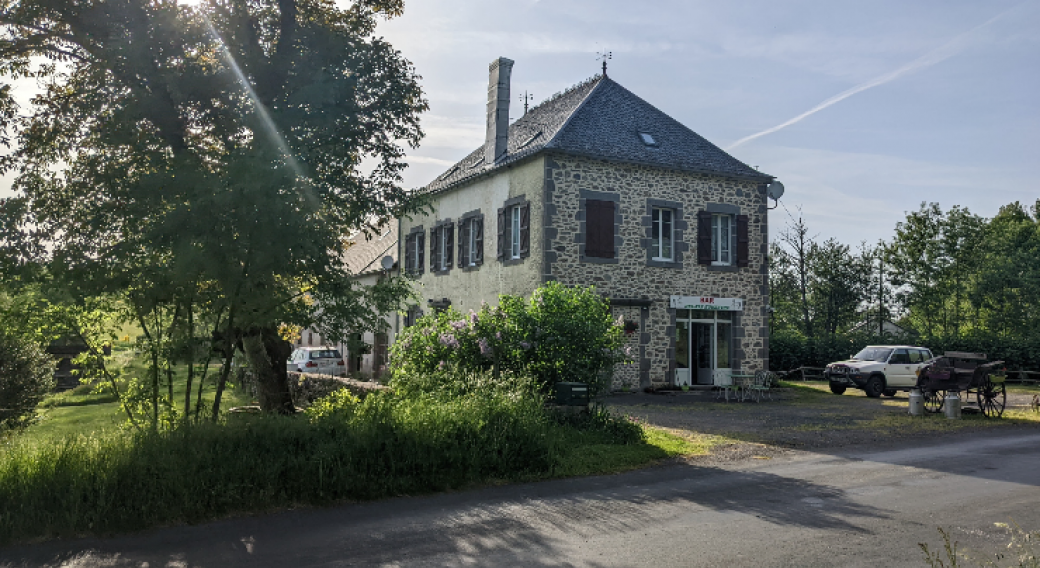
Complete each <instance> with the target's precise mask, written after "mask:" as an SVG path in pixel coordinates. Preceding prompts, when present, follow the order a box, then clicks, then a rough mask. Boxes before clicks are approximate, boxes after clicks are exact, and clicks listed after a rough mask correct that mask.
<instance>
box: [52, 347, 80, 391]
mask: <svg viewBox="0 0 1040 568" xmlns="http://www.w3.org/2000/svg"><path fill="white" fill-rule="evenodd" d="M89 350H90V348H89V347H87V344H86V343H84V342H83V341H82V340H79V339H73V338H71V337H63V338H61V339H55V340H54V341H51V342H50V344H49V345H47V349H46V351H47V354H49V355H50V356H52V357H54V359H55V361H56V365H55V367H54V379H55V381H56V383H57V384H56V389H57V390H68V389H72V388H76V387H77V386H79V373H78V371H79V366H78V365H75V364H73V363H72V360H73V359H75V358H76V357H78V356H79V355H80V354H82V353H85V352H87V351H89Z"/></svg>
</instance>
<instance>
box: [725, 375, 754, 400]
mask: <svg viewBox="0 0 1040 568" xmlns="http://www.w3.org/2000/svg"><path fill="white" fill-rule="evenodd" d="M730 376H731V377H732V378H733V387H732V388H733V390H734V391H736V390H737V389H740V401H741V402H744V399H745V398H747V393H748V387H750V386H751V383H752V382H753V381H754V380H755V376H754V375H730ZM733 398H736V393H734V394H733Z"/></svg>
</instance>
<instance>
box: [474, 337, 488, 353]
mask: <svg viewBox="0 0 1040 568" xmlns="http://www.w3.org/2000/svg"><path fill="white" fill-rule="evenodd" d="M477 345H479V346H480V354H481V355H482V356H484V357H490V356H491V346H490V345H488V340H487V339H484V338H483V337H481V338H480V339H479V340H477Z"/></svg>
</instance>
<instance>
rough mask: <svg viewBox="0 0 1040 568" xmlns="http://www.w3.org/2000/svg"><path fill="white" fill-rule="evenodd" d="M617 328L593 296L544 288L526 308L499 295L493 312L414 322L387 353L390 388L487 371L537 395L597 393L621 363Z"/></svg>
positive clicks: (454, 314)
mask: <svg viewBox="0 0 1040 568" xmlns="http://www.w3.org/2000/svg"><path fill="white" fill-rule="evenodd" d="M622 325H623V322H620V321H618V322H615V321H613V320H612V319H611V317H610V306H609V304H608V303H607V302H606V300H604V299H603V298H602V297H600V296H599V295H598V294H596V292H595V289H594V288H592V287H589V288H568V287H565V286H563V285H560V284H559V283H556V282H550V283H549V284H547V285H546V286H544V287H542V288H539V289H537V290H535V292H534V293H533V294H532V295H531V297H530V299H528V300H525V299H523V298H520V297H518V296H509V295H503V296H501V297H500V299H499V305H498V306H495V307H492V306H488V305H484V306H483V307H481V309H480V311H479V312H473V311H470V313H469V314H468V315H463V314H461V313H459V312H458V311H456V310H454V309H448V310H444V311H441V312H439V313H435V314H430V315H427V316H425V317H424V318H422V319H420V320H419V321H418V322H417V323H416V324H415V325H414V326H412V327H410V328H408V329H406V330H404V331H403V332H402V333H401V335H400V337H399V338H398V340H397V341H396V342H395V343H394V346H393V347H392V348H391V360H390V361H391V370H392V372H393V376H394V379H393V380H397V378H398V377H401V376H408V377H417V376H422V375H425V374H429V373H437V372H439V371H445V370H448V369H458V370H460V371H463V372H475V371H487V370H493V371H494V372H495V373H496V375H497V374H499V373H501V372H502V371H512V372H513V373H515V374H517V375H531V376H533V377H535V378H536V379H537V380H538V382H539V384H540V385H541V387H542V389H543V390H548V389H549V388H550V387H551V386H552V385H553V384H555V383H557V382H559V381H581V382H586V383H589V384H590V385H591V386H592V388H593V390H599V389H601V388H603V386H605V385H603V384H602V383H603V382H604V380H603V377H604V376H606V375H607V374H608V372H609V371H610V370H611V369H612V368H613V366H614V364H615V363H620V362H624V361H627V360H628V358H627V356H626V354H624V353H623V352H622V345H623V341H624V339H623V330H622Z"/></svg>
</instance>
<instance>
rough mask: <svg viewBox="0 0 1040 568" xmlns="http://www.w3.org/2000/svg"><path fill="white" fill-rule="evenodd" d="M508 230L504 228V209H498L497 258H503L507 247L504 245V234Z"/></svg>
mask: <svg viewBox="0 0 1040 568" xmlns="http://www.w3.org/2000/svg"><path fill="white" fill-rule="evenodd" d="M508 233H509V231H507V230H506V209H499V210H498V260H505V258H506V251H507V250H508V249H509V247H507V246H506V235H507V234H508Z"/></svg>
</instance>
